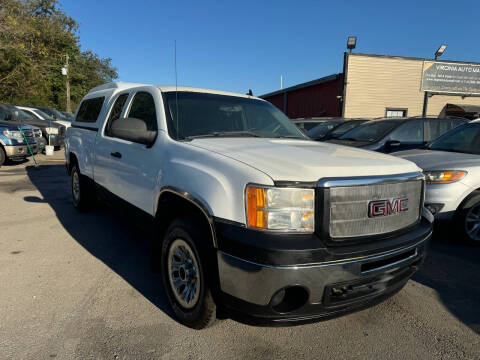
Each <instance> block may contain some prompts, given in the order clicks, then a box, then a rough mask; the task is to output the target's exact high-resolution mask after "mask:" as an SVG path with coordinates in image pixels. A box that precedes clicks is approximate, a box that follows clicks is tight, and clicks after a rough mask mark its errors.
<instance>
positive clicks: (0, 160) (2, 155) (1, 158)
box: [0, 146, 7, 167]
mask: <svg viewBox="0 0 480 360" xmlns="http://www.w3.org/2000/svg"><path fill="white" fill-rule="evenodd" d="M6 159H7V155H6V154H5V150H3V148H2V147H1V146H0V167H1V166H2V165H3V164H4V163H5V160H6Z"/></svg>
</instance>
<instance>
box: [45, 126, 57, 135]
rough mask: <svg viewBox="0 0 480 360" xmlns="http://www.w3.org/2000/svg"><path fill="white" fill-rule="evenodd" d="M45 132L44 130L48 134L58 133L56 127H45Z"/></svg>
mask: <svg viewBox="0 0 480 360" xmlns="http://www.w3.org/2000/svg"><path fill="white" fill-rule="evenodd" d="M45 132H46V133H47V134H48V135H57V134H58V128H54V127H47V128H45Z"/></svg>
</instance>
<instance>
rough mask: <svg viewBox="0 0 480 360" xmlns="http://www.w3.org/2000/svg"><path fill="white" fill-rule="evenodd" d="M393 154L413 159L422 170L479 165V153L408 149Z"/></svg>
mask: <svg viewBox="0 0 480 360" xmlns="http://www.w3.org/2000/svg"><path fill="white" fill-rule="evenodd" d="M395 156H398V157H401V158H402V159H406V160H410V161H413V162H414V163H415V164H417V165H418V166H419V167H421V168H422V169H424V170H462V169H463V170H468V168H470V167H472V166H479V165H480V155H475V154H463V153H456V152H451V151H435V150H409V151H399V152H397V153H395Z"/></svg>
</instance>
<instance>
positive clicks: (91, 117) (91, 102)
mask: <svg viewBox="0 0 480 360" xmlns="http://www.w3.org/2000/svg"><path fill="white" fill-rule="evenodd" d="M104 100H105V97H104V96H102V97H98V98H93V99H88V100H84V101H83V102H82V103H81V104H80V108H79V109H78V114H77V118H76V119H75V120H76V121H78V122H86V123H94V122H96V121H97V119H98V115H100V110H102V106H103V102H104Z"/></svg>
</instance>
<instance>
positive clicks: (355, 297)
mask: <svg viewBox="0 0 480 360" xmlns="http://www.w3.org/2000/svg"><path fill="white" fill-rule="evenodd" d="M431 229H432V226H431V223H430V222H428V221H426V220H423V221H422V223H421V224H419V225H418V226H417V227H416V229H414V230H411V231H410V232H409V233H407V234H405V233H404V234H402V235H401V236H399V237H400V238H401V241H402V245H397V246H394V247H393V248H389V249H388V248H385V247H383V246H382V245H383V244H382V245H379V243H378V242H377V245H376V249H377V250H376V251H371V250H368V249H369V248H368V247H364V249H363V250H360V248H361V246H360V247H359V246H356V247H355V248H356V250H357V251H355V250H353V249H352V248H351V247H350V248H347V247H345V248H343V249H339V248H337V249H332V250H330V249H328V248H326V249H323V251H324V254H328V253H330V256H321V257H319V258H317V259H316V261H312V260H313V259H309V261H308V263H300V262H299V263H298V264H288V265H281V264H274V265H272V264H265V263H259V262H256V261H252V259H245V258H242V257H238V256H235V255H232V254H229V253H227V252H225V251H222V250H219V251H218V252H217V260H218V269H219V279H220V290H221V293H222V303H223V305H224V306H225V307H226V308H229V309H230V310H232V311H233V312H234V313H239V314H242V316H245V315H246V319H252V320H254V321H255V322H260V323H262V322H268V323H270V322H272V321H273V322H277V323H278V322H292V321H299V322H302V321H310V320H314V319H321V318H326V317H331V316H337V315H340V314H344V313H348V312H351V311H354V310H357V309H360V308H364V307H366V306H370V305H373V304H375V303H378V302H379V301H381V300H383V299H384V298H386V297H388V296H390V295H392V294H394V293H395V292H397V291H399V290H400V289H401V288H402V287H403V286H404V285H405V284H406V282H407V281H408V279H409V278H410V277H411V276H412V274H413V273H414V272H415V271H416V270H417V269H418V267H419V266H420V265H421V263H422V262H423V259H424V256H425V243H426V241H427V240H428V239H429V238H430V236H431ZM217 230H218V227H217ZM222 235H225V234H222V233H220V234H219V233H218V231H217V236H219V237H220V238H222ZM227 236H228V234H227ZM297 236H298V235H297ZM290 240H291V241H294V239H290ZM391 241H392V239H390V240H389V241H387V243H388V242H391ZM221 244H222V241H220V242H219V247H220V246H221ZM317 250H318V249H317ZM275 251H278V249H276V250H274V251H273V252H275ZM293 252H294V253H295V251H293ZM302 252H303V251H302V250H300V249H299V250H298V253H297V254H293V255H292V256H300V257H299V258H298V260H299V261H301V258H304V257H303V255H301V254H300V253H302ZM310 252H311V253H314V254H315V253H316V254H320V253H319V252H317V251H316V250H314V249H310ZM280 258H282V256H280ZM325 259H329V260H325ZM282 292H283V293H282ZM280 293H282V294H283V296H284V298H283V300H282V302H284V303H286V304H282V302H280V305H278V302H279V299H281V296H280V295H279V296H276V295H278V294H280ZM299 299H300V300H299ZM288 302H290V304H288Z"/></svg>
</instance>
